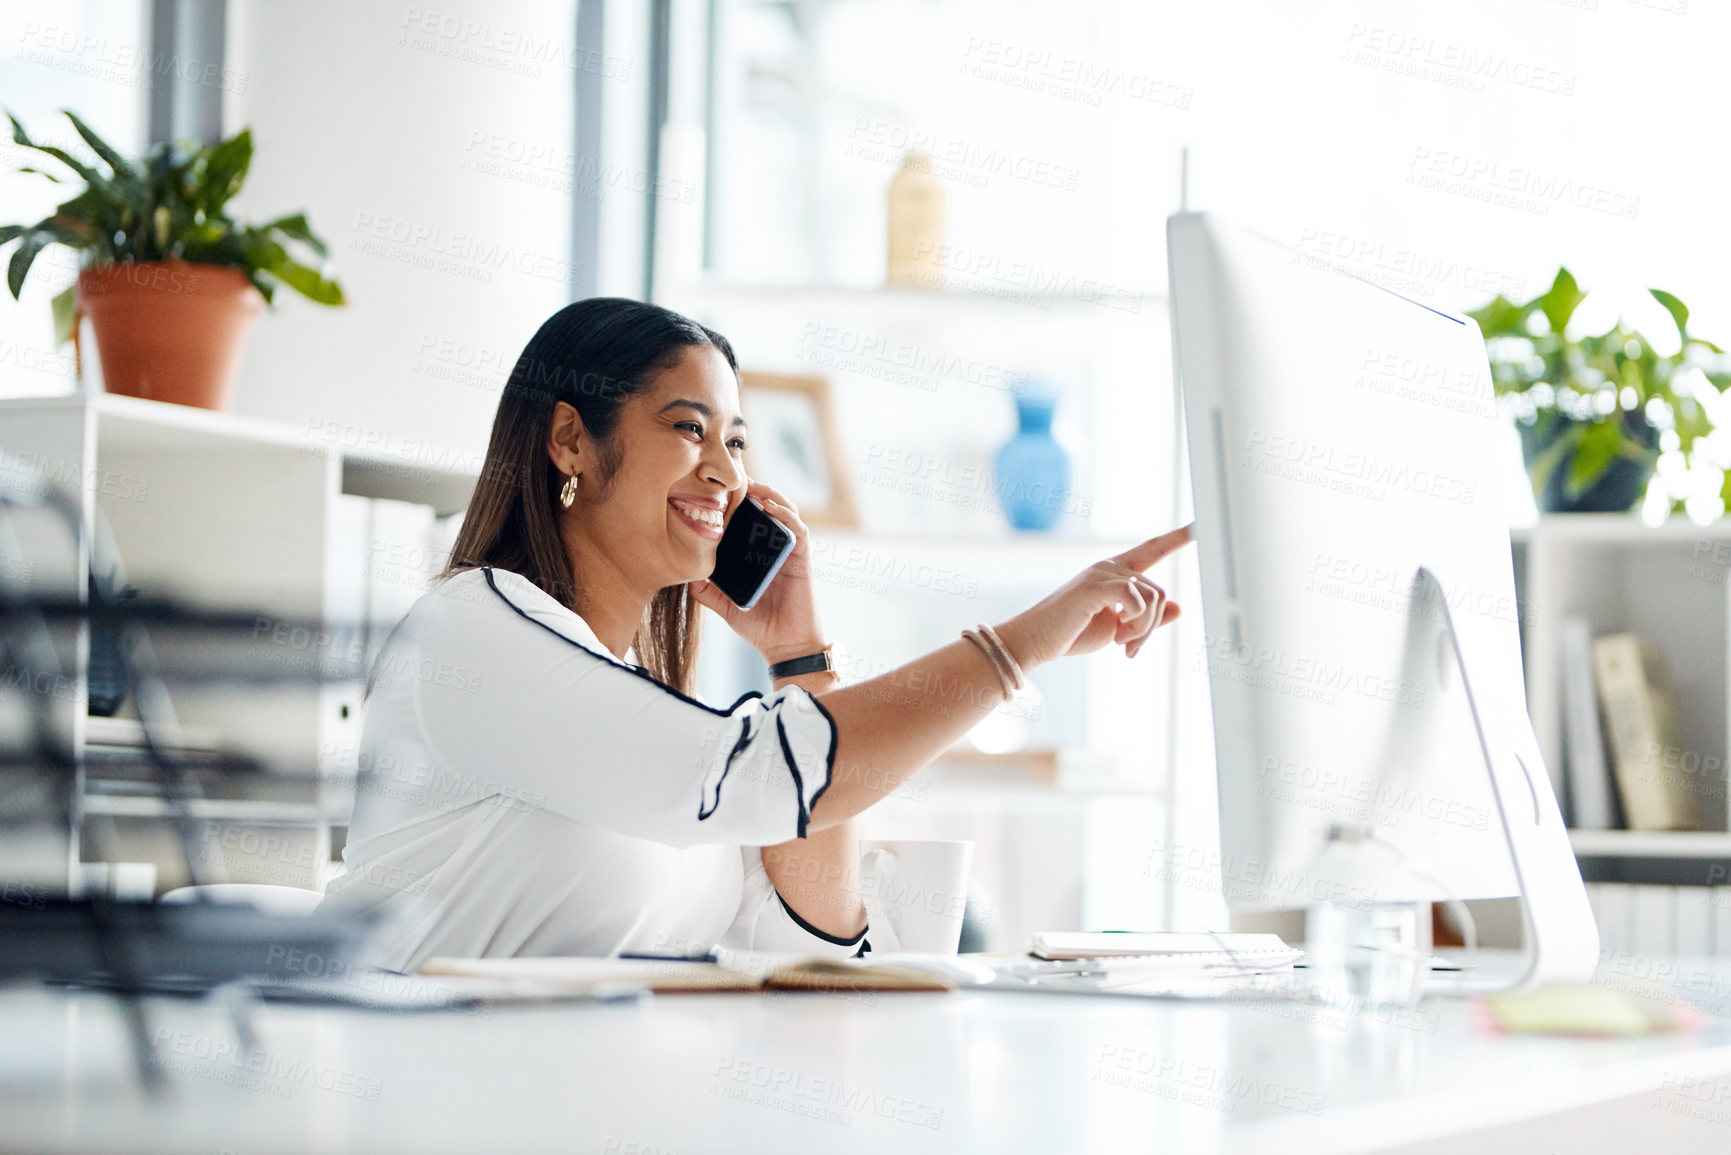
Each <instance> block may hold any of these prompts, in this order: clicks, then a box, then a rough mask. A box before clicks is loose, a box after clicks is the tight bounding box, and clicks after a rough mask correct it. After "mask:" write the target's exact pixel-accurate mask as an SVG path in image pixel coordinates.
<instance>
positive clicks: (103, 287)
mask: <svg viewBox="0 0 1731 1155" xmlns="http://www.w3.org/2000/svg"><path fill="white" fill-rule="evenodd" d="M78 308H79V310H80V311H81V312H83V313H84V314H85V315H86V316H87V317H89V318H90V324H91V327H92V328H93V329H95V331H96V348H97V351H98V352H99V353H100V354H101V355H102V376H103V385H104V388H105V389H106V390H107V391H108V392H110V393H124V394H126V395H127V396H129V397H148V398H150V399H151V400H153V401H172V402H174V403H175V404H177V405H196V406H198V407H199V408H201V409H226V408H228V401H229V396H230V394H232V393H233V392H234V381H235V378H236V377H237V376H238V375H239V373H240V359H241V355H242V354H243V353H244V352H245V351H246V337H247V333H248V332H249V331H250V330H251V329H252V321H253V318H254V317H256V316H258V312H259V310H260V309H262V308H264V298H263V297H262V296H260V295H259V291H258V290H257V289H255V288H254V287H253V286H252V284H251V282H249V281H248V280H247V279H246V274H245V273H242V272H241V271H240V270H239V269H224V268H218V267H217V266H215V265H194V264H188V263H187V262H185V261H122V262H120V263H118V264H113V265H101V266H98V267H96V268H90V269H85V270H84V271H83V272H81V273H79V274H78Z"/></svg>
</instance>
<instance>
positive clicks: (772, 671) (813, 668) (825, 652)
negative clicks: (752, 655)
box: [769, 642, 836, 679]
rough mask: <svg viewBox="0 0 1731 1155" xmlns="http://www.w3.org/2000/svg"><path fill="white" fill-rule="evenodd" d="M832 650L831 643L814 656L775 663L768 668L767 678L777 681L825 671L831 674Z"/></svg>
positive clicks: (832, 665)
mask: <svg viewBox="0 0 1731 1155" xmlns="http://www.w3.org/2000/svg"><path fill="white" fill-rule="evenodd" d="M834 649H835V643H833V642H831V643H830V644H829V645H827V646H825V647H824V648H823V649H821V650H819V651H818V652H817V653H815V654H806V655H805V656H804V657H800V658H789V659H788V660H787V661H785V662H776V663H775V664H774V665H772V666H770V667H769V676H770V678H772V679H779V678H797V677H799V676H800V675H801V674H818V673H824V672H826V671H827V672H828V673H831V674H833V673H835V672H836V671H835V659H834V658H833V657H831V653H830V652H831V651H832V650H834Z"/></svg>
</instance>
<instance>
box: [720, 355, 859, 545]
mask: <svg viewBox="0 0 1731 1155" xmlns="http://www.w3.org/2000/svg"><path fill="white" fill-rule="evenodd" d="M739 403H740V408H741V409H742V410H743V411H744V413H745V420H746V422H747V423H748V429H749V432H748V433H747V434H746V450H745V468H746V471H747V472H748V473H750V475H751V477H752V479H753V480H762V481H763V482H765V483H767V484H768V485H771V486H773V487H774V488H775V489H777V490H779V491H780V492H781V493H783V494H784V495H786V497H787V499H788V500H789V501H791V502H792V503H793V504H794V506H795V508H797V509H798V510H799V516H800V519H801V520H802V521H804V522H805V523H806V524H807V525H812V526H819V525H823V526H841V527H850V528H851V527H853V526H856V525H857V524H858V520H857V517H856V514H855V512H854V503H853V490H852V488H851V486H850V485H849V478H848V474H847V469H846V468H845V465H844V460H845V459H844V456H843V451H842V445H841V438H840V437H839V436H838V435H837V432H836V424H835V412H834V409H833V407H832V406H831V404H830V395H829V382H828V381H826V380H825V379H824V378H822V377H807V376H785V375H782V374H776V373H755V372H742V373H740V375H739Z"/></svg>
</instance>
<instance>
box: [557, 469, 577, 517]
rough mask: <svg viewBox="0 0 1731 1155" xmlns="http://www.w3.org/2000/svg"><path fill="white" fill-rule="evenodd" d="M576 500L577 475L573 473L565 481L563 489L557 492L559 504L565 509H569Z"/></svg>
mask: <svg viewBox="0 0 1731 1155" xmlns="http://www.w3.org/2000/svg"><path fill="white" fill-rule="evenodd" d="M576 500H577V475H576V474H575V473H573V474H572V475H571V476H570V477H568V478H566V479H565V488H563V489H561V490H560V491H559V504H560V505H562V506H564V507H565V508H566V509H570V508H571V503H572V502H574V501H576Z"/></svg>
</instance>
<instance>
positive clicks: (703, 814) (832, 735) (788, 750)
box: [475, 565, 853, 946]
mask: <svg viewBox="0 0 1731 1155" xmlns="http://www.w3.org/2000/svg"><path fill="white" fill-rule="evenodd" d="M475 568H477V569H479V570H480V571H481V576H482V577H484V578H486V579H487V587H488V588H489V589H491V590H492V591H493V593H494V594H496V595H497V596H498V598H499V600H500V601H502V602H504V603H505V604H506V605H508V606H510V607H511V609H513V610H514V611H516V613H517V616H519V617H521V618H522V619H523V620H524V621H527V622H530V623H533V624H534V625H537V626H540V627H541V628H542V629H544V630H546V631H547V632H548V633H550V634H552V635H553V636H554V637H556V638H559V639H560V640H562V641H564V642H566V643H568V644H569V645H573V646H576V647H577V648H578V649H579V650H582V651H583V652H584V653H585V654H588V655H590V656H591V657H594V658H599V659H601V660H602V661H604V662H607V663H609V664H610V665H614V666H617V667H618V668H619V669H621V670H626V671H628V672H630V673H632V674H635V675H636V676H638V677H639V678H642V679H643V680H644V681H645V682H648V683H649V684H650V685H652V686H655V687H657V688H658V689H660V690H661V691H662V692H663V693H666V694H671V695H672V696H673V697H675V698H678V699H679V700H680V701H681V702H684V703H686V704H687V705H691V706H696V707H697V708H698V709H700V710H703V711H705V712H707V713H710V714H713V715H715V716H716V717H718V718H731V717H732V716H733V711H735V710H737V709H739V707H740V705H741V704H742V703H745V702H749V701H750V700H752V699H753V698H757V699H759V700H761V699H762V698H763V694H762V693H761V692H759V691H757V690H750V691H747V692H746V693H744V694H741V695H740V696H739V697H738V698H736V699H734V702H733V705H732V706H729V707H728V708H727V709H725V710H721V709H717V708H716V707H714V706H711V705H710V704H709V703H707V702H702V701H699V700H698V699H696V698H693V697H691V696H690V695H689V694H683V693H681V692H680V691H678V690H676V689H674V688H673V687H672V686H669V685H668V684H667V683H666V682H663V681H661V680H660V679H659V678H657V677H656V676H655V675H654V674H651V673H650V672H649V671H648V670H646V669H645V668H643V667H642V666H634V665H631V664H630V663H628V662H621V661H620V660H619V659H617V658H615V657H614V656H613V655H612V654H598V653H596V652H595V651H594V650H592V649H590V648H589V647H588V646H586V645H584V644H583V643H582V642H580V641H578V640H577V639H576V638H572V637H568V636H566V635H565V634H562V633H560V632H559V631H558V630H556V629H554V628H553V627H552V626H550V625H548V624H547V623H546V622H544V621H542V620H541V619H540V618H537V617H534V616H533V615H531V614H530V613H529V612H528V611H527V610H525V609H523V607H522V606H519V605H518V604H517V603H516V602H514V601H512V600H511V599H510V598H509V597H507V596H506V594H505V591H503V590H501V589H500V588H499V586H498V583H497V582H495V581H494V580H493V567H492V566H490V565H485V566H477V567H475ZM507 572H512V571H507ZM518 576H519V577H521V576H522V575H520V574H519V575H518ZM524 580H525V581H527V580H528V579H527V578H524ZM531 584H533V583H531ZM793 688H794V689H799V690H800V692H801V693H802V694H805V696H806V699H807V700H808V701H810V702H811V704H812V705H814V706H816V707H817V709H818V713H820V714H822V715H823V716H824V720H825V721H827V722H828V723H829V751H828V752H827V753H826V754H825V755H824V760H825V764H826V765H827V766H828V768H829V774H828V776H826V777H825V778H824V783H823V785H822V786H820V787H818V789H817V793H816V794H814V795H812V799H811V806H815V805H817V800H818V799H819V798H822V797H823V792H824V791H825V790H828V789H829V784H830V782H832V781H833V780H834V779H835V748H836V728H835V717H834V715H832V714H831V713H830V712H829V711H828V710H826V709H824V707H823V703H822V702H819V701H818V700H817V698H816V697H815V696H813V695H812V694H811V693H809V692H808V691H806V690H803V689H800V687H797V686H796V687H793ZM783 700H784V701H785V699H783ZM775 728H776V735H777V737H778V738H779V739H780V740H781V754H782V757H783V758H784V759H785V760H786V762H787V769H788V773H790V774H791V775H792V776H793V796H794V804H795V805H796V806H797V807H798V808H799V813H798V816H797V818H798V821H797V826H796V832H795V833H796V837H799V838H804V837H805V828H806V823H807V822H808V821H809V820H810V819H811V806H808V805H806V801H805V779H804V778H803V777H802V776H801V775H800V772H799V763H798V762H797V761H795V760H794V757H793V747H792V746H791V745H790V744H789V742H788V740H787V730H786V728H784V727H783V726H782V724H781V715H780V713H777V714H776V716H775ZM750 735H751V720H750V719H749V718H748V719H745V720H744V721H743V722H742V723H741V729H740V735H739V740H738V741H736V742H735V743H734V744H733V749H732V750H731V751H730V752H729V753H728V755H727V761H726V762H724V763H723V764H722V767H721V777H720V778H718V779H716V782H715V804H714V805H713V806H711V807H709V809H708V810H705V809H704V806H703V798H702V797H699V798H698V800H697V820H698V821H699V822H701V821H703V820H704V819H706V818H708V817H709V816H710V815H711V814H714V813H715V811H716V809H717V808H718V807H719V806H720V805H721V784H722V783H723V782H725V781H727V775H728V772H729V771H731V770H732V769H733V760H734V759H735V758H736V757H738V756H739V752H740V751H741V750H743V749H744V748H745V747H746V745H747V743H749V741H750ZM782 905H783V906H786V905H787V904H786V902H785V901H784V902H783V903H782ZM788 913H789V914H793V908H792V907H788ZM793 917H794V918H795V919H796V920H798V921H799V923H800V925H801V926H805V927H806V928H807V929H808V930H810V931H811V932H812V933H813V934H816V935H822V934H823V932H822V931H820V930H818V929H817V928H816V927H812V926H810V924H808V923H806V922H805V920H804V919H801V918H800V917H799V916H798V915H797V914H794V915H793ZM830 941H832V942H835V943H838V944H840V945H843V946H846V945H848V944H849V943H850V942H852V941H853V940H851V939H831V940H830Z"/></svg>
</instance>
